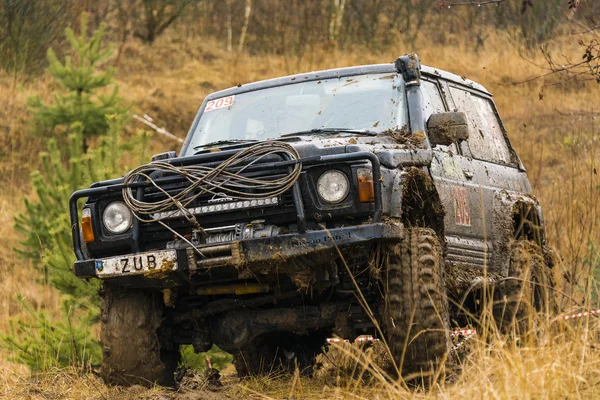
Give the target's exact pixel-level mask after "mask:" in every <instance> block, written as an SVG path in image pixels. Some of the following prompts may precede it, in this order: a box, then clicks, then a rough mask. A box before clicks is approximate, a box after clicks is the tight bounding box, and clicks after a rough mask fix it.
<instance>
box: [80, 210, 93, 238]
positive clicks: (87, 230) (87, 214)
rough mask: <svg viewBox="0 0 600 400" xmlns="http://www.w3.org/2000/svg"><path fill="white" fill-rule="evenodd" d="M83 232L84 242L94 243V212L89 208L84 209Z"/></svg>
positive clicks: (82, 217) (82, 215) (82, 216)
mask: <svg viewBox="0 0 600 400" xmlns="http://www.w3.org/2000/svg"><path fill="white" fill-rule="evenodd" d="M81 232H82V234H83V241H84V242H86V243H90V242H93V241H94V239H95V238H94V229H93V228H92V211H91V210H90V209H89V208H84V209H83V211H82V212H81Z"/></svg>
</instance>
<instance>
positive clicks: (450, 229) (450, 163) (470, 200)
mask: <svg viewBox="0 0 600 400" xmlns="http://www.w3.org/2000/svg"><path fill="white" fill-rule="evenodd" d="M421 89H422V92H423V103H424V107H423V111H424V112H423V113H424V117H425V121H427V120H428V119H429V117H430V116H431V114H434V113H442V112H448V111H454V110H453V106H454V103H453V102H452V100H451V99H449V98H448V93H447V91H448V87H447V85H446V83H445V82H444V81H443V80H439V79H432V78H430V79H427V78H426V79H424V80H423V81H422V83H421ZM432 150H433V160H432V163H431V176H432V178H433V180H434V184H435V186H436V189H437V191H438V193H439V195H440V199H441V201H442V203H443V205H444V208H445V211H446V214H445V217H444V228H445V234H446V242H447V244H448V248H447V257H446V262H448V263H460V264H463V265H469V266H474V267H477V268H482V267H483V265H484V263H485V261H484V259H485V258H484V257H485V255H486V254H487V245H486V242H485V240H483V231H484V229H483V224H484V222H483V215H482V207H481V202H480V201H478V197H479V195H480V191H479V185H478V184H476V183H475V182H474V181H473V175H472V174H471V170H470V169H467V170H465V165H467V164H468V163H465V162H463V160H464V159H465V157H464V155H463V148H462V146H460V145H458V144H456V143H453V144H451V145H448V146H445V145H433V147H432Z"/></svg>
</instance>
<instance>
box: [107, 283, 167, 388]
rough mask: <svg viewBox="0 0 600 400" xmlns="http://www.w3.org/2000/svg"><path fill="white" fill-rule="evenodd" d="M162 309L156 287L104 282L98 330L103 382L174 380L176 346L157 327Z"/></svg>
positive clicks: (128, 382)
mask: <svg viewBox="0 0 600 400" xmlns="http://www.w3.org/2000/svg"><path fill="white" fill-rule="evenodd" d="M163 310H164V304H163V300H162V296H161V295H160V292H158V291H150V290H144V289H124V288H122V287H119V286H116V285H112V284H109V283H107V282H105V283H104V287H103V294H102V319H101V325H102V326H101V332H100V341H101V343H102V354H103V360H102V369H101V376H102V378H103V379H104V382H106V383H107V384H111V385H123V386H128V385H134V384H141V385H152V384H155V383H157V384H161V385H168V386H171V385H173V384H174V373H175V369H176V368H177V364H178V362H179V348H178V346H172V344H171V343H169V341H168V338H167V336H168V334H169V333H168V332H167V331H166V330H164V328H163V329H161V323H162V320H163ZM169 346H171V347H169Z"/></svg>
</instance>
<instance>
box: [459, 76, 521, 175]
mask: <svg viewBox="0 0 600 400" xmlns="http://www.w3.org/2000/svg"><path fill="white" fill-rule="evenodd" d="M450 95H451V96H452V100H454V105H455V107H456V111H461V112H463V113H465V115H466V116H467V121H468V125H469V140H468V144H469V148H470V149H471V153H472V154H473V157H475V158H477V159H480V160H486V161H491V162H495V163H500V164H511V163H512V157H511V151H510V149H509V147H508V144H507V143H506V139H505V137H504V133H503V132H502V128H501V126H500V122H499V121H498V118H497V116H496V114H495V112H494V108H493V107H492V103H491V101H490V100H489V99H486V98H484V97H480V96H477V95H475V94H472V93H471V92H468V91H466V90H462V89H459V88H456V87H454V86H452V85H450Z"/></svg>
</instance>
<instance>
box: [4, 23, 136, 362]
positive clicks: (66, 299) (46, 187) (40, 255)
mask: <svg viewBox="0 0 600 400" xmlns="http://www.w3.org/2000/svg"><path fill="white" fill-rule="evenodd" d="M81 28H82V34H81V36H79V37H77V38H76V37H75V35H74V34H73V32H72V31H71V30H67V37H68V38H69V41H70V42H71V44H72V45H73V47H74V48H75V50H76V52H77V53H78V60H79V62H78V63H77V64H76V65H74V64H73V63H71V61H70V60H69V59H67V60H66V61H65V64H64V65H63V64H60V63H59V62H58V60H57V59H56V57H55V56H54V53H53V52H51V51H50V52H49V55H48V56H49V60H50V63H51V67H50V69H49V70H50V72H51V73H52V75H53V76H55V77H56V78H57V79H59V81H60V82H61V86H62V87H64V88H67V89H68V90H69V91H68V93H66V94H64V93H62V92H60V93H57V94H55V96H54V99H55V104H54V105H52V106H48V105H45V104H43V103H42V102H41V101H40V100H39V97H36V98H34V99H32V100H30V102H29V103H30V105H31V107H32V108H31V110H32V113H33V114H34V121H35V124H36V128H37V129H40V130H41V131H44V132H54V130H55V129H56V128H57V127H58V126H59V125H61V126H62V129H63V133H64V134H67V135H66V136H63V137H50V138H49V139H48V142H47V150H46V151H45V152H43V153H42V154H41V160H42V162H41V167H40V169H39V170H38V171H35V172H34V173H33V174H32V185H33V189H34V191H35V196H34V197H32V198H29V199H26V200H25V210H24V212H22V213H20V214H19V215H17V217H16V218H15V229H16V230H17V231H18V232H19V233H20V234H21V235H22V240H21V242H20V247H19V248H18V249H16V250H17V251H18V252H19V253H21V254H22V255H23V256H24V257H25V258H28V259H30V260H31V261H33V264H34V266H35V267H36V268H38V269H39V270H40V271H41V272H42V273H41V274H40V278H41V280H42V281H43V282H44V283H47V284H51V285H53V286H54V287H55V288H57V289H58V290H59V291H60V292H61V301H62V302H63V305H64V307H63V309H62V311H63V312H62V319H58V320H50V318H49V316H48V315H47V313H45V312H44V311H43V310H35V309H33V308H32V307H31V306H30V305H29V304H27V302H22V304H23V308H24V310H25V311H26V315H27V317H26V318H25V319H19V320H15V321H13V322H12V331H11V333H10V334H8V335H0V343H1V344H3V345H4V347H7V348H8V349H9V350H11V351H12V352H13V354H14V355H15V356H14V358H15V359H16V360H20V361H23V362H24V363H26V364H28V365H29V366H30V367H31V368H32V369H47V368H50V367H55V366H67V365H71V366H79V367H81V366H89V365H90V364H95V363H97V362H98V361H99V359H100V354H101V351H100V347H99V344H98V341H97V340H95V339H93V336H92V334H91V327H92V324H94V323H96V322H98V320H99V316H100V307H99V306H100V297H99V295H98V289H99V287H100V283H99V282H98V281H96V280H92V281H89V282H87V281H84V280H81V279H78V278H77V277H75V275H74V274H73V263H74V261H75V255H74V253H73V247H72V238H71V221H70V218H69V198H70V196H71V194H72V193H73V192H74V191H75V190H78V189H81V188H85V187H88V186H89V185H90V184H91V183H93V182H95V181H100V180H106V179H111V178H114V177H116V176H119V175H122V173H123V172H124V171H126V170H127V168H128V166H126V165H124V163H123V160H124V158H125V157H123V154H124V150H125V148H127V149H131V151H132V152H135V151H136V150H137V148H138V147H139V146H136V144H135V143H137V141H136V140H134V141H133V142H132V143H129V144H128V146H124V145H123V144H122V143H121V142H120V132H121V131H122V128H123V122H124V118H125V111H126V109H125V108H122V107H120V106H117V105H116V104H117V102H116V100H118V99H120V98H119V97H118V88H117V87H116V86H115V87H114V89H113V91H112V94H111V95H110V96H109V97H108V98H106V97H102V96H98V99H100V100H99V101H95V100H94V99H95V98H96V97H95V95H93V94H92V91H93V90H94V89H97V88H102V87H104V86H106V85H107V84H108V83H109V82H110V80H111V79H112V72H111V73H106V74H102V73H98V72H97V71H96V67H97V62H98V61H99V60H101V59H103V58H105V57H106V54H107V53H105V52H101V51H100V40H101V38H102V35H103V29H102V28H101V29H100V30H99V31H96V32H95V33H94V34H93V35H92V38H91V39H90V40H89V41H87V39H86V34H85V31H86V29H87V24H86V20H85V17H83V18H82V24H81ZM119 102H120V100H119ZM92 133H94V134H98V133H102V134H104V135H103V136H102V137H101V138H100V139H99V140H98V141H97V143H96V146H95V147H94V148H93V149H90V150H89V151H87V150H88V149H87V147H86V146H85V145H84V143H85V140H86V138H89V137H90V135H91V134H92ZM146 137H147V135H144V139H145V138H146ZM137 161H138V160H137V159H135V162H137Z"/></svg>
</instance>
